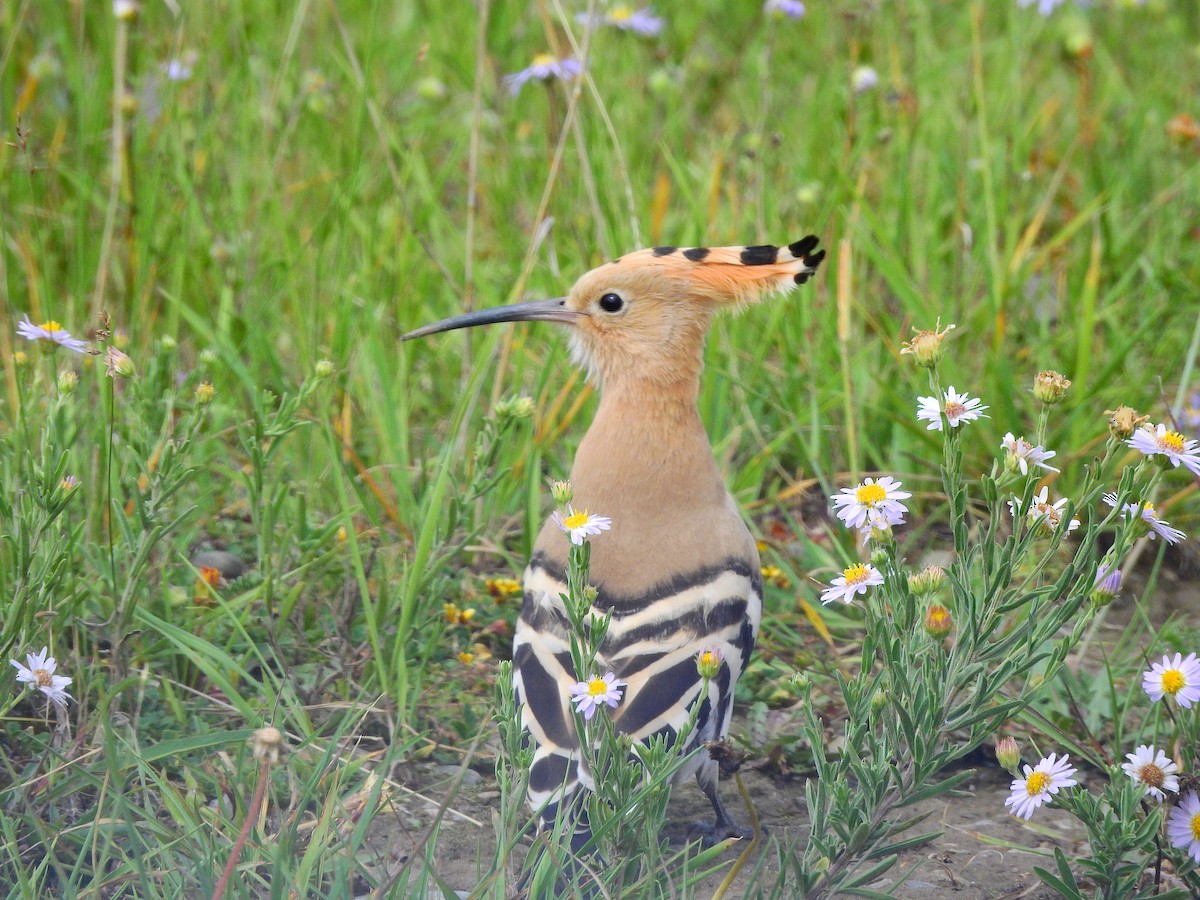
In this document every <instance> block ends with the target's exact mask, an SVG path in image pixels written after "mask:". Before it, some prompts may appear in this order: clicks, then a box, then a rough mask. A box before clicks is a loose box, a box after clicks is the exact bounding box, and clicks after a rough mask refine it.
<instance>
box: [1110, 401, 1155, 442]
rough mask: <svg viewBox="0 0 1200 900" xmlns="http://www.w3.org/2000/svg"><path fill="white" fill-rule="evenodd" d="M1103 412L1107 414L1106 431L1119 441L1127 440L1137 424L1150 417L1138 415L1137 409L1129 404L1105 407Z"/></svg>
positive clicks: (1136, 427)
mask: <svg viewBox="0 0 1200 900" xmlns="http://www.w3.org/2000/svg"><path fill="white" fill-rule="evenodd" d="M1104 414H1105V415H1106V416H1108V433H1109V434H1111V435H1112V436H1113V437H1115V438H1116V439H1117V440H1119V441H1127V440H1129V439H1130V438H1131V437H1133V433H1134V432H1135V431H1137V429H1138V426H1140V425H1141V424H1142V423H1143V422H1145V421H1146V420H1147V419H1149V418H1150V417H1149V416H1141V415H1138V411H1137V410H1136V409H1134V408H1133V407H1131V406H1118V407H1117V408H1116V409H1106V410H1105V411H1104Z"/></svg>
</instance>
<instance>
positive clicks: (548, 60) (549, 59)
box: [533, 53, 554, 66]
mask: <svg viewBox="0 0 1200 900" xmlns="http://www.w3.org/2000/svg"><path fill="white" fill-rule="evenodd" d="M533 64H534V65H535V66H549V65H553V64H554V57H553V56H551V55H550V54H549V53H539V54H537V56H535V57H534V58H533Z"/></svg>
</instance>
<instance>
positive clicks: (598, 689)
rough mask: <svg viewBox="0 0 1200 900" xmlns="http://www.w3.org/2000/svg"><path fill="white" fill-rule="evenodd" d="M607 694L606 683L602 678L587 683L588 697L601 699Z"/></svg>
mask: <svg viewBox="0 0 1200 900" xmlns="http://www.w3.org/2000/svg"><path fill="white" fill-rule="evenodd" d="M607 693H608V682H607V681H605V680H604V679H603V678H593V679H592V680H591V681H589V682H588V696H589V697H603V696H604V695H605V694H607Z"/></svg>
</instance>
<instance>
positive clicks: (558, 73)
mask: <svg viewBox="0 0 1200 900" xmlns="http://www.w3.org/2000/svg"><path fill="white" fill-rule="evenodd" d="M581 72H583V64H582V63H581V62H580V61H579V60H577V59H570V58H568V59H556V58H555V57H554V56H552V55H550V54H549V53H539V54H538V55H537V56H535V57H534V58H533V62H531V63H530V64H529V66H528V68H525V69H522V70H521V71H520V72H513V73H512V74H511V75H505V76H504V85H505V87H507V88H508V92H509V93H510V94H513V95H514V96H515V95H516V94H519V93H520V92H521V88H522V87H524V85H525V82H527V81H550V80H551V79H554V78H557V79H558V80H559V81H570V80H571V79H572V78H576V77H578V76H579V74H580V73H581Z"/></svg>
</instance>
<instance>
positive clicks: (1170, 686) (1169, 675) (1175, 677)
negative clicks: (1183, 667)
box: [1162, 669, 1187, 694]
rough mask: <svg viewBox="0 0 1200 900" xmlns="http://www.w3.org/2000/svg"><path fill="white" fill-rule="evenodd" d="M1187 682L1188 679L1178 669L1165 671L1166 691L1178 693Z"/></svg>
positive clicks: (1164, 686) (1163, 680)
mask: <svg viewBox="0 0 1200 900" xmlns="http://www.w3.org/2000/svg"><path fill="white" fill-rule="evenodd" d="M1186 684H1187V680H1186V679H1185V678H1184V677H1183V673H1182V672H1180V671H1179V670H1178V669H1167V671H1165V672H1163V676H1162V686H1163V692H1164V693H1167V694H1177V693H1179V691H1180V689H1181V688H1183V687H1184V686H1185V685H1186Z"/></svg>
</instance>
